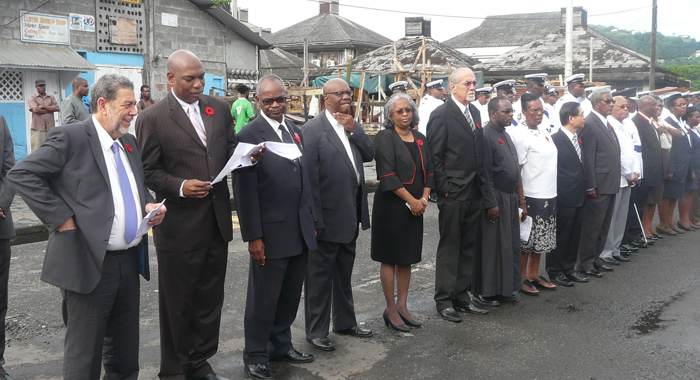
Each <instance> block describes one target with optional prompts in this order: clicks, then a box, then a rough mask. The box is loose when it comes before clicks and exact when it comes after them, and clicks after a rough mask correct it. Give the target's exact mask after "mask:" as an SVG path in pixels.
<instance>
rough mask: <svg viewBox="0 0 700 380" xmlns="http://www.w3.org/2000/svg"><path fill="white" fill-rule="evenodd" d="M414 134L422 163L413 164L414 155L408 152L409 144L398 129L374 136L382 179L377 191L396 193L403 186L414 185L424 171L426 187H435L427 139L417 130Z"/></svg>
mask: <svg viewBox="0 0 700 380" xmlns="http://www.w3.org/2000/svg"><path fill="white" fill-rule="evenodd" d="M411 133H413V138H414V139H415V140H416V142H417V144H418V150H419V151H420V155H421V161H420V162H414V161H413V157H412V156H411V152H409V150H408V149H406V144H404V142H403V140H402V139H401V136H399V134H398V133H396V130H394V129H384V130H382V131H379V133H377V135H376V136H375V137H374V146H375V148H376V161H377V179H378V180H379V188H377V192H380V193H381V192H384V191H393V190H396V189H400V188H402V187H404V185H412V184H413V182H414V181H415V180H416V172H417V171H419V170H421V171H422V172H423V187H429V188H431V189H434V188H435V170H434V169H433V162H432V155H431V154H430V149H428V144H426V138H425V136H423V134H422V133H420V132H418V131H417V130H415V129H414V130H412V131H411Z"/></svg>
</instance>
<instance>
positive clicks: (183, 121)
mask: <svg viewBox="0 0 700 380" xmlns="http://www.w3.org/2000/svg"><path fill="white" fill-rule="evenodd" d="M168 82H169V83H170V84H171V85H172V91H171V92H170V93H169V94H168V96H167V97H166V98H165V99H164V100H162V101H160V102H158V103H156V104H155V105H153V106H150V107H148V108H147V109H146V110H144V111H143V112H141V114H140V115H139V117H138V119H137V122H136V134H137V136H138V141H139V146H140V148H141V152H142V156H143V169H144V172H145V176H146V185H147V186H148V187H149V188H150V189H152V190H154V191H155V192H156V196H157V199H158V200H159V201H161V200H162V199H164V198H165V199H166V202H165V204H166V206H167V207H168V214H169V215H168V218H167V221H165V222H164V223H163V224H161V225H160V226H159V227H158V229H157V230H154V240H155V246H156V254H157V256H158V288H159V292H158V297H159V306H160V307H159V309H160V342H161V363H160V372H159V374H158V376H159V377H160V378H161V379H173V380H174V379H177V380H184V379H187V380H190V379H207V380H216V379H219V380H225V378H223V377H221V376H219V375H216V374H215V373H214V372H213V370H212V368H211V366H210V365H209V363H208V362H207V360H208V359H209V358H211V357H212V356H213V355H214V354H215V353H216V351H217V348H218V342H219V324H220V321H221V307H222V304H223V300H224V277H225V275H226V263H227V256H228V242H229V241H231V240H232V239H233V227H232V223H231V201H230V196H229V190H228V186H227V181H226V180H224V181H222V182H219V183H217V184H215V185H212V184H211V180H213V179H214V178H215V177H216V175H217V174H219V172H220V171H221V170H222V169H223V167H224V165H225V164H226V162H227V161H228V158H229V157H230V156H231V154H232V153H233V150H234V149H235V146H236V138H235V132H234V123H233V118H232V117H231V113H230V112H229V109H228V106H227V105H226V103H225V102H223V101H221V100H218V99H216V98H212V97H209V96H207V95H203V94H202V92H203V89H204V68H203V66H202V63H201V61H200V60H199V58H197V56H195V55H194V54H192V52H189V51H186V50H178V51H176V52H174V53H173V54H172V55H171V56H170V58H169V59H168Z"/></svg>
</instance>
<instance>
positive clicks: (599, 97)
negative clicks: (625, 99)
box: [588, 88, 612, 104]
mask: <svg viewBox="0 0 700 380" xmlns="http://www.w3.org/2000/svg"><path fill="white" fill-rule="evenodd" d="M605 94H610V95H611V96H612V91H610V90H609V89H607V88H602V89H600V90H595V91H593V93H591V97H590V98H588V99H589V100H590V101H591V104H596V102H601V101H603V95H605Z"/></svg>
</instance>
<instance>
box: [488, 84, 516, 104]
mask: <svg viewBox="0 0 700 380" xmlns="http://www.w3.org/2000/svg"><path fill="white" fill-rule="evenodd" d="M513 86H515V79H508V80H504V81H501V82H498V83H496V84H494V85H493V90H494V91H496V96H502V97H504V98H506V99H508V100H509V101H510V102H511V103H513V102H515V88H514V87H513Z"/></svg>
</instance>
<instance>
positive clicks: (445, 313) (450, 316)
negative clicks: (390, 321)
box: [406, 307, 463, 331]
mask: <svg viewBox="0 0 700 380" xmlns="http://www.w3.org/2000/svg"><path fill="white" fill-rule="evenodd" d="M438 314H440V316H441V317H442V319H444V320H446V321H450V322H455V323H459V322H462V321H463V319H462V316H460V315H459V313H458V312H456V311H455V309H453V308H451V307H448V308H447V309H442V310H438ZM406 328H408V327H406ZM409 331H410V330H409Z"/></svg>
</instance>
